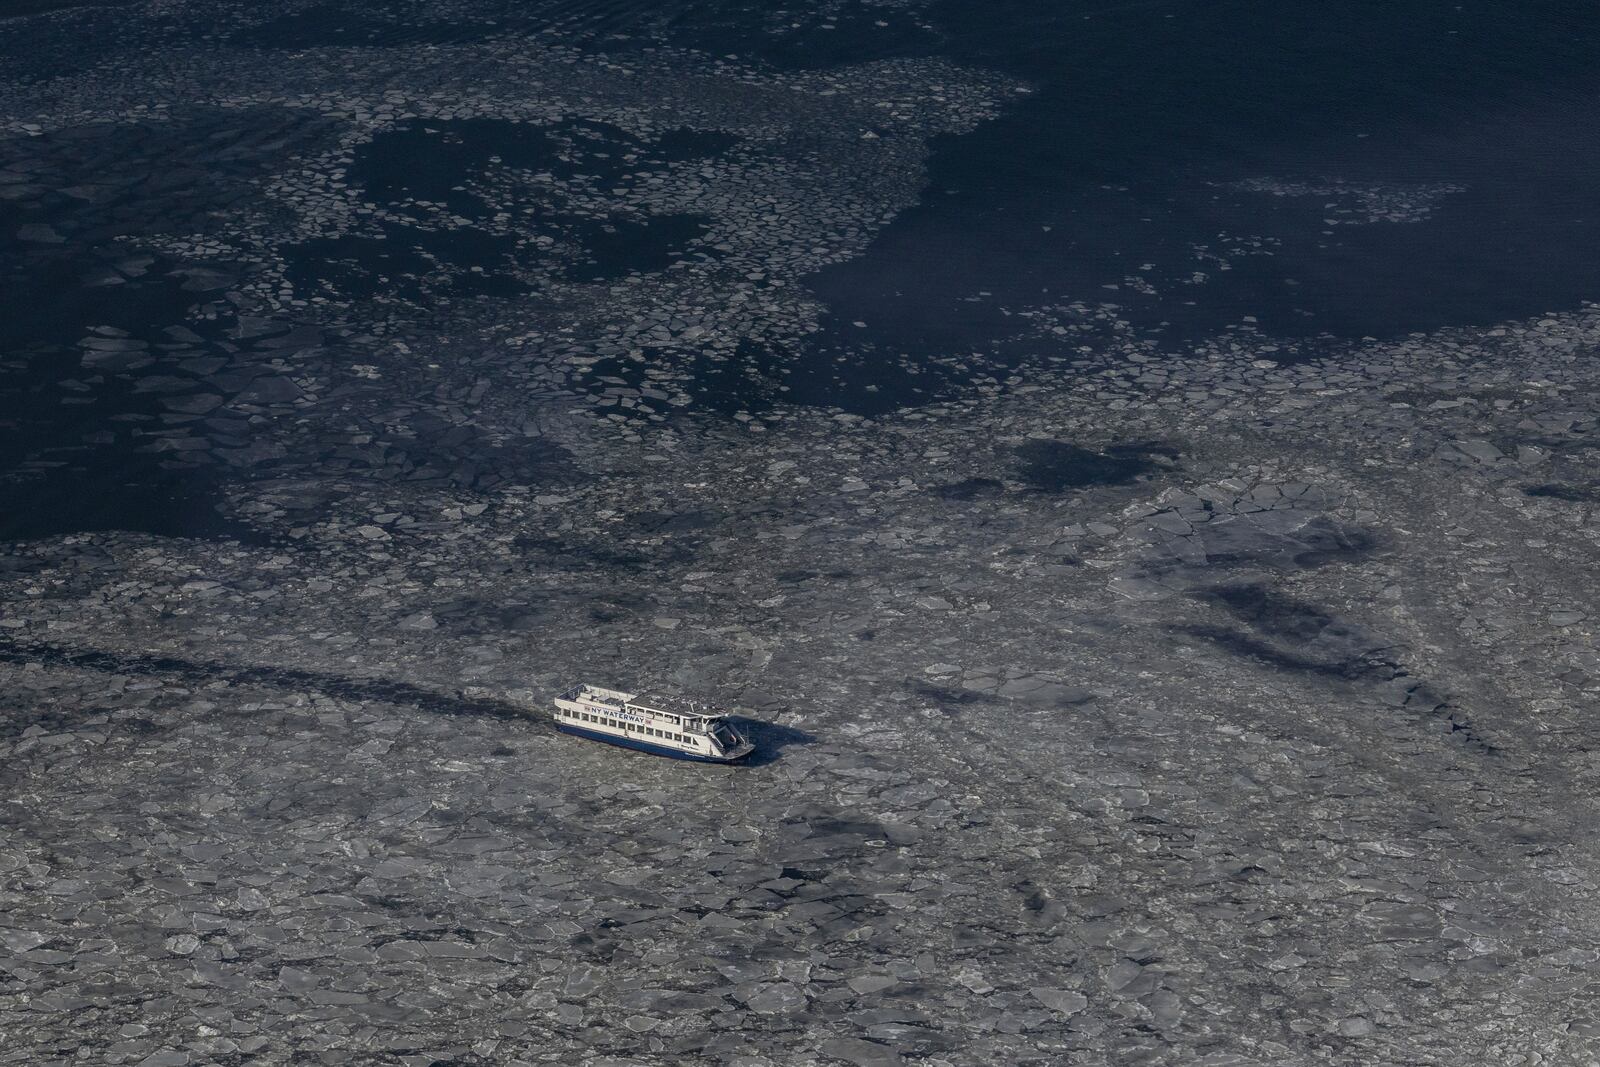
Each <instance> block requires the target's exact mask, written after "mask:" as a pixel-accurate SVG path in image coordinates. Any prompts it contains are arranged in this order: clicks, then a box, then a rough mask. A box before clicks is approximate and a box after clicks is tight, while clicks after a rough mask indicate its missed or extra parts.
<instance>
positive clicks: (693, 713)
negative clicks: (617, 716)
mask: <svg viewBox="0 0 1600 1067" xmlns="http://www.w3.org/2000/svg"><path fill="white" fill-rule="evenodd" d="M628 703H629V704H632V705H634V706H635V707H641V708H651V709H652V710H655V711H668V712H671V713H672V714H674V715H685V716H689V717H695V718H701V719H720V718H722V716H723V715H724V714H726V713H725V712H723V711H722V710H721V709H720V708H714V707H712V706H711V705H709V704H704V703H701V702H700V701H698V700H689V699H688V698H686V697H680V696H675V695H673V694H672V693H662V692H659V691H653V690H647V691H645V692H643V693H640V694H638V695H637V696H635V697H632V698H630V699H629V700H628Z"/></svg>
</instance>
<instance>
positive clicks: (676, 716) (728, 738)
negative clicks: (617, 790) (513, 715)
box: [555, 684, 755, 763]
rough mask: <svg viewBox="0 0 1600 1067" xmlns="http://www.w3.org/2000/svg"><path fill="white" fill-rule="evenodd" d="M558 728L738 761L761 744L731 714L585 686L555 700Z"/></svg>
mask: <svg viewBox="0 0 1600 1067" xmlns="http://www.w3.org/2000/svg"><path fill="white" fill-rule="evenodd" d="M555 702H556V712H555V719H556V729H558V730H560V731H562V732H563V733H569V734H577V735H578V736H579V737H588V738H592V739H593V740H595V741H605V742H608V743H609V744H613V745H621V746H622V747H623V748H636V749H639V750H641V751H643V752H654V753H656V754H657V755H659V756H671V757H672V758H674V759H686V760H698V761H700V762H702V763H732V762H733V761H735V760H741V759H744V758H745V757H746V756H748V755H749V754H750V753H751V752H753V751H755V746H754V745H752V744H751V743H750V740H749V739H748V738H746V737H745V736H744V735H743V734H741V733H740V732H739V731H738V730H736V729H735V728H734V727H733V726H732V725H731V724H730V723H729V722H728V721H727V717H726V715H724V714H723V713H722V712H720V711H717V710H715V709H713V708H710V707H707V706H706V705H703V704H700V703H697V702H695V701H693V700H685V699H683V698H682V697H676V696H670V695H667V694H663V693H624V692H623V691H622V690H620V689H603V688H601V687H600V686H597V685H585V684H579V685H575V686H573V687H572V688H571V689H568V690H567V691H566V692H564V693H562V694H561V695H560V696H558V697H556V698H555Z"/></svg>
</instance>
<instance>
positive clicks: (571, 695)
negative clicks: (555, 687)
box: [556, 682, 584, 700]
mask: <svg viewBox="0 0 1600 1067" xmlns="http://www.w3.org/2000/svg"><path fill="white" fill-rule="evenodd" d="M583 690H584V683H582V682H579V683H578V684H577V685H575V686H573V687H572V688H571V689H568V690H566V691H564V692H562V693H561V694H560V695H559V696H557V697H556V699H557V700H577V699H578V695H579V694H580V693H582V692H583Z"/></svg>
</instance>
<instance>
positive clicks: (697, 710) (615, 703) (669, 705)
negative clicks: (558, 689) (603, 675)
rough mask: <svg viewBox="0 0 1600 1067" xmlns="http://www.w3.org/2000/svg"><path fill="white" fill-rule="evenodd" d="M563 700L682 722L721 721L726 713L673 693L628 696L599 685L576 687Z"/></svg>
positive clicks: (628, 694) (632, 694)
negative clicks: (654, 715)
mask: <svg viewBox="0 0 1600 1067" xmlns="http://www.w3.org/2000/svg"><path fill="white" fill-rule="evenodd" d="M561 699H565V700H581V701H584V702H585V703H588V704H597V705H600V706H602V707H605V708H610V709H612V710H614V711H621V710H624V709H627V710H629V711H634V712H646V713H651V712H653V713H655V714H657V715H667V716H672V717H674V718H677V719H681V720H688V719H707V720H709V719H721V718H724V717H725V716H726V712H724V711H722V710H721V709H720V708H714V707H711V706H710V705H708V704H703V703H701V702H700V701H697V700H689V699H686V698H684V697H680V696H674V695H673V694H671V693H662V692H659V691H657V692H648V691H647V692H644V693H626V692H623V691H622V690H620V689H604V688H601V687H600V686H596V685H575V686H573V687H572V688H571V689H568V690H567V691H566V692H565V693H562V694H561Z"/></svg>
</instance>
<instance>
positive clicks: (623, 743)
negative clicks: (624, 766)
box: [556, 721, 734, 763]
mask: <svg viewBox="0 0 1600 1067" xmlns="http://www.w3.org/2000/svg"><path fill="white" fill-rule="evenodd" d="M556 729H557V730H560V731H561V732H562V733H564V734H573V735H574V736H577V737H587V738H588V739H589V740H591V741H604V742H605V743H606V744H608V745H616V746H617V747H618V748H632V749H637V750H638V751H640V752H648V753H650V754H651V755H652V756H666V757H667V758H669V759H681V760H688V761H689V762H691V763H732V762H734V761H733V760H730V759H724V758H723V757H721V756H702V755H700V754H699V753H698V752H685V751H684V750H683V749H681V748H668V747H666V746H665V745H657V744H654V743H652V742H650V741H644V740H641V739H638V738H633V737H618V736H617V735H616V734H603V733H600V732H599V731H598V730H585V729H584V728H583V727H581V726H574V725H572V724H571V723H568V722H560V721H557V722H556Z"/></svg>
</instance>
